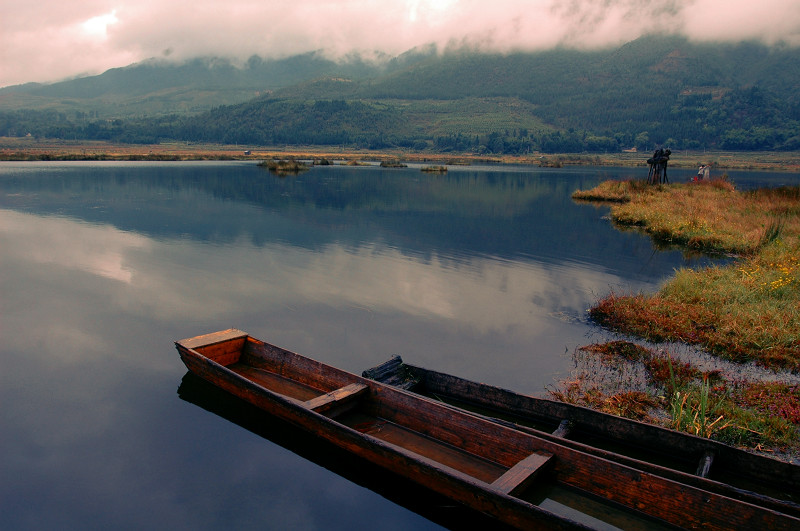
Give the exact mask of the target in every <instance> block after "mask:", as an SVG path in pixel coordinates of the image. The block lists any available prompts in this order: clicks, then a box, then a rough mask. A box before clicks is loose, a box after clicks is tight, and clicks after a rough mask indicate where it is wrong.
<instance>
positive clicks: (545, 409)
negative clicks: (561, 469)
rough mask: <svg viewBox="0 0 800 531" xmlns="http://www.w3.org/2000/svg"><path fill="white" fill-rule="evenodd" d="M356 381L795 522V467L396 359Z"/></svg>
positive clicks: (799, 479) (798, 494)
mask: <svg viewBox="0 0 800 531" xmlns="http://www.w3.org/2000/svg"><path fill="white" fill-rule="evenodd" d="M363 376H364V377H366V378H370V379H374V380H376V381H380V382H382V383H387V384H390V385H394V386H397V387H400V388H403V389H406V390H410V391H412V392H414V393H418V394H421V395H424V396H427V397H434V398H435V399H436V400H440V401H443V402H445V403H447V404H450V405H452V406H456V407H459V408H462V409H466V410H468V411H471V412H473V413H474V414H478V415H481V416H483V417H485V418H489V419H490V420H492V421H494V422H498V423H501V424H505V425H511V426H514V427H516V428H517V429H522V430H524V431H527V432H530V433H534V434H536V435H537V436H540V437H543V438H546V439H548V440H551V441H555V442H558V443H559V444H563V445H568V446H570V447H572V448H576V449H579V450H581V451H583V452H587V453H591V454H593V455H597V456H600V457H603V458H605V459H610V460H613V461H617V462H620V463H623V464H625V465H628V466H632V467H634V468H638V469H640V470H644V471H647V472H650V473H654V474H658V475H661V476H663V477H668V478H670V479H673V480H675V481H679V482H681V483H685V484H690V485H694V486H697V487H699V488H702V489H705V490H711V491H714V492H718V493H721V494H724V495H726V496H730V497H734V498H737V499H740V500H745V501H748V502H750V503H754V504H758V505H763V506H766V507H770V508H773V509H776V510H779V511H781V512H785V513H788V514H792V515H794V516H797V517H800V503H799V502H800V466H797V465H793V464H791V463H787V462H783V461H779V460H776V459H771V458H769V457H764V456H761V455H756V454H753V453H750V452H746V451H744V450H740V449H738V448H734V447H731V446H728V445H726V444H722V443H720V442H717V441H713V440H710V439H706V438H703V437H697V436H694V435H690V434H688V433H682V432H677V431H674V430H669V429H666V428H662V427H660V426H655V425H652V424H646V423H643V422H638V421H635V420H630V419H625V418H621V417H617V416H614V415H608V414H605V413H601V412H599V411H595V410H593V409H589V408H585V407H581V406H576V405H572V404H567V403H564V402H558V401H555V400H548V399H544V398H536V397H531V396H527V395H521V394H519V393H515V392H513V391H509V390H506V389H502V388H499V387H495V386H491V385H486V384H482V383H478V382H473V381H470V380H466V379H464V378H459V377H457V376H452V375H450V374H445V373H442V372H438V371H433V370H429V369H425V368H422V367H417V366H414V365H409V364H406V363H403V360H402V358H401V357H400V356H394V357H393V358H392V359H390V360H389V361H387V362H386V363H383V364H381V365H378V366H377V367H373V368H372V369H368V370H366V371H364V372H363Z"/></svg>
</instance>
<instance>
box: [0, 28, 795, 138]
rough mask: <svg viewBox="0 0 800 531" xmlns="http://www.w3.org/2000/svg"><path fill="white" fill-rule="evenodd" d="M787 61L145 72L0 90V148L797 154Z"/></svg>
mask: <svg viewBox="0 0 800 531" xmlns="http://www.w3.org/2000/svg"><path fill="white" fill-rule="evenodd" d="M799 55H800V54H797V50H796V49H795V48H792V47H789V46H785V45H784V46H781V45H776V46H766V45H764V44H759V43H755V42H745V43H727V44H711V43H705V44H702V43H700V44H699V43H696V42H691V41H689V40H687V39H685V38H682V37H674V36H672V37H670V36H647V37H642V38H639V39H637V40H635V41H632V42H629V43H626V44H624V45H622V46H619V47H615V48H608V49H597V50H577V49H574V48H554V49H550V50H546V51H540V52H525V53H523V52H516V53H499V52H494V53H487V52H476V51H474V50H473V49H471V48H466V49H465V48H458V49H449V50H446V51H445V52H444V53H440V52H438V51H437V50H436V48H435V47H425V48H420V49H415V50H412V51H410V52H408V53H406V54H403V55H400V56H397V57H393V58H390V57H379V58H376V57H374V56H373V57H370V58H369V59H364V58H363V57H361V56H358V55H350V56H348V57H347V58H345V59H341V60H337V61H334V60H332V59H330V58H328V57H327V56H325V55H324V54H322V53H308V54H303V55H298V56H293V57H290V58H286V59H280V60H267V59H262V58H258V57H252V58H251V59H250V60H248V61H247V62H245V63H244V64H240V65H237V64H235V63H233V62H231V61H228V60H223V59H209V58H204V59H194V60H191V61H188V62H186V63H182V64H178V65H175V64H170V63H165V62H163V61H156V60H153V61H148V62H144V63H140V64H137V65H132V66H130V67H126V68H119V69H112V70H109V71H107V72H105V73H104V74H102V75H99V76H93V77H86V78H81V79H76V80H71V81H66V82H62V83H55V84H51V85H36V84H28V85H22V86H16V87H8V88H6V89H0V135H7V136H14V135H25V134H29V133H30V134H31V135H34V136H37V137H67V138H87V139H90V138H91V139H106V140H115V141H128V142H158V141H163V140H171V139H172V140H174V139H177V140H186V141H197V142H201V141H202V142H221V143H239V144H253V145H298V144H321V145H349V146H358V147H373V148H386V147H403V148H408V149H432V150H437V151H448V150H452V151H473V152H489V153H519V152H526V151H537V150H539V151H618V150H620V149H625V148H630V147H633V146H637V147H640V148H641V149H651V148H652V147H653V146H654V145H665V146H667V145H668V146H672V147H674V148H687V149H698V148H725V149H800V95H799V94H798V92H797V90H796V84H797V80H798V79H800V57H799ZM23 109H25V110H24V111H23Z"/></svg>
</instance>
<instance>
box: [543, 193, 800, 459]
mask: <svg viewBox="0 0 800 531" xmlns="http://www.w3.org/2000/svg"><path fill="white" fill-rule="evenodd" d="M573 197H575V198H576V199H579V200H593V201H609V202H611V204H612V207H611V218H612V220H613V221H614V223H615V224H617V225H618V226H619V227H620V228H628V227H637V228H639V229H640V230H643V231H645V232H646V233H648V234H650V235H651V236H652V237H653V238H654V239H655V240H656V241H658V242H660V243H661V244H663V245H676V246H680V247H681V248H684V249H688V250H693V251H696V252H704V253H710V254H720V255H726V256H730V257H732V260H729V261H728V263H727V265H721V266H720V265H717V266H710V267H706V268H702V269H681V270H679V271H677V272H676V274H675V276H674V277H673V278H672V279H670V280H669V281H668V282H667V283H666V284H665V285H664V286H663V287H662V288H661V289H660V290H659V291H658V292H657V293H654V294H642V293H637V294H618V293H611V294H609V295H607V296H606V297H604V298H602V299H601V300H600V301H598V303H597V304H596V305H595V306H594V307H593V308H591V309H590V315H591V317H592V319H594V320H595V321H596V322H597V323H599V324H601V325H603V326H605V327H607V328H610V329H612V330H615V331H617V332H621V333H624V334H628V335H632V336H637V337H640V338H643V339H645V340H648V341H651V342H656V343H658V342H665V341H669V342H678V343H683V344H688V345H694V346H697V347H699V348H701V349H703V350H704V351H706V352H708V353H710V354H712V355H713V356H716V357H718V358H721V359H724V360H727V361H730V362H733V363H735V364H740V365H741V364H746V363H753V364H756V365H758V366H760V367H763V368H765V369H767V370H770V371H786V374H787V376H788V375H789V374H792V373H793V374H795V375H796V374H800V187H790V188H779V189H771V190H769V189H764V190H756V191H752V192H739V191H737V190H735V188H734V186H733V185H732V184H731V183H729V182H728V181H727V180H725V179H719V180H715V181H707V182H700V183H685V184H675V185H663V186H648V185H646V184H644V183H643V182H634V181H627V182H604V183H601V184H600V185H599V186H598V187H596V188H595V189H593V190H588V191H579V192H576V193H575V194H574V196H573ZM604 348H606V347H602V346H595V347H593V351H596V352H602V351H603V349H604ZM612 350H613V349H612ZM629 358H630V356H629ZM645 358H648V356H639V357H638V358H637V359H629V360H628V361H635V362H639V363H642V362H643V360H644V359H645ZM652 358H653V356H649V359H652ZM661 366H662V370H661V371H660V373H661V376H660V377H653V376H652V375H650V376H648V379H649V380H650V382H651V383H652V384H653V385H654V389H652V390H651V391H650V393H649V395H648V396H649V397H650V398H651V399H654V397H659V396H661V397H662V399H661V400H660V401H659V400H658V399H655V403H650V404H649V405H650V406H653V407H658V408H660V409H661V410H662V411H667V412H670V415H669V417H670V418H671V423H672V425H673V427H678V428H681V429H687V431H692V430H699V433H700V434H704V435H712V436H719V437H720V438H723V439H724V440H727V441H728V442H734V443H737V444H744V445H750V446H758V445H761V446H764V445H774V446H778V447H781V448H786V447H787V446H788V447H790V448H791V449H792V450H793V451H795V452H797V451H800V438H799V437H798V427H800V415H798V414H797V411H798V409H800V387H799V386H797V385H792V384H790V383H786V381H784V383H780V378H779V379H778V381H777V382H773V383H770V384H765V383H764V382H747V381H746V378H745V377H744V372H742V374H740V375H738V376H737V377H735V378H733V379H730V378H729V379H727V380H722V381H716V382H712V381H711V379H710V378H709V375H708V374H703V373H701V372H700V371H695V372H694V373H693V375H692V376H691V377H689V378H685V379H681V380H680V382H681V383H680V385H678V384H676V383H675V382H674V381H673V382H672V383H671V384H670V383H669V381H667V380H666V378H665V377H664V375H665V372H664V370H663V366H664V363H663V361H662V363H661ZM742 366H744V365H742ZM648 374H651V373H649V372H648ZM673 377H674V375H673ZM789 380H792V379H791V378H790V379H789ZM792 381H794V380H792ZM591 388H592V383H591V382H589V381H582V382H580V385H575V382H573V383H572V387H570V385H569V384H566V386H565V388H564V389H562V390H560V391H557V392H558V393H561V394H562V395H564V398H567V399H571V400H575V399H576V397H583V398H581V400H584V401H585V396H584V395H586V392H585V389H591ZM582 389H583V390H582ZM595 394H597V393H595ZM601 394H602V393H601ZM645 394H646V395H647V393H645ZM626 398H627V399H630V398H631V397H630V396H627V395H625V394H624V393H610V394H608V393H606V394H603V398H602V400H601V401H611V402H614V401H616V402H620V403H625V402H626V400H625V399H626ZM638 400H639V401H642V400H644V397H642V396H639V397H638ZM745 405H746V407H745ZM712 406H713V407H712ZM595 407H596V405H595ZM776 408H777V409H778V410H780V411H781V412H782V413H781V414H779V415H778V417H780V418H781V419H783V420H781V422H784V423H785V422H788V423H789V427H786V426H784V427H783V428H781V429H780V430H778V431H779V432H780V435H776V433H777V432H776V431H775V429H773V428H769V429H767V426H768V425H770V422H773V423H774V422H777V420H776V419H775V418H773V417H775V411H776ZM687 415H688V416H687ZM711 417H713V418H714V419H716V418H719V422H718V424H715V425H714V426H716V428H715V427H714V426H711V427H709V428H708V429H705V428H702V429H701V428H698V427H697V423H696V422H695V421H691V422H690V420H691V419H695V420H696V419H697V418H702V419H710V418H711ZM682 418H683V419H684V420H683V421H681V420H680V419H682ZM687 419H689V420H687ZM711 421H713V419H712V420H710V421H709V422H711ZM722 426H725V431H724V433H723V430H721V429H720V427H722ZM776 429H777V428H776ZM706 432H707V433H706ZM732 434H737V435H735V436H734V435H732Z"/></svg>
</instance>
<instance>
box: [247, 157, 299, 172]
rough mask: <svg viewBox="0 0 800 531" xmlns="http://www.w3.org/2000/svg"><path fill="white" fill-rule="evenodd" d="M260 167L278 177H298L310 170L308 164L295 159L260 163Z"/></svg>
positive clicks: (271, 160)
mask: <svg viewBox="0 0 800 531" xmlns="http://www.w3.org/2000/svg"><path fill="white" fill-rule="evenodd" d="M258 165H259V166H260V167H262V168H267V169H268V170H269V171H271V172H272V173H275V174H277V175H297V174H298V173H300V172H303V171H306V170H308V169H309V167H308V165H307V164H304V163H303V162H300V161H297V160H294V159H283V160H279V159H270V160H265V161H262V162H259V163H258Z"/></svg>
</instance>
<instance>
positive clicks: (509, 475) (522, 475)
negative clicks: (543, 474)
mask: <svg viewBox="0 0 800 531" xmlns="http://www.w3.org/2000/svg"><path fill="white" fill-rule="evenodd" d="M552 457H553V455H552V454H548V453H538V452H534V453H532V454H531V455H529V456H528V457H526V458H525V459H523V460H522V461H520V462H519V463H517V464H516V465H514V466H512V467H511V468H509V469H508V471H507V472H506V473H505V474H503V475H502V476H500V477H499V478H497V479H496V480H495V481H494V482H493V483H492V487H494V488H495V489H496V490H499V491H500V492H503V493H505V494H509V495H511V496H514V495H516V494H517V493H519V492H522V491H523V490H524V489H525V488H526V487H528V485H530V483H531V481H533V479H534V478H535V477H536V475H537V474H538V473H539V472H540V471H541V470H542V468H543V467H544V466H545V465H546V464H547V463H548V462H550V460H551V459H552Z"/></svg>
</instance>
